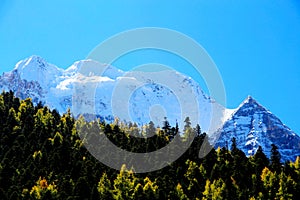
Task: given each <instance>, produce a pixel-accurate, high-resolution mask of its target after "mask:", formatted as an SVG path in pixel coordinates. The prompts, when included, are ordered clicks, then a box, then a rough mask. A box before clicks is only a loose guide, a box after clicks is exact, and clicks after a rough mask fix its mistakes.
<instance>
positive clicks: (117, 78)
mask: <svg viewBox="0 0 300 200" xmlns="http://www.w3.org/2000/svg"><path fill="white" fill-rule="evenodd" d="M91 69H97V70H96V71H99V73H98V74H93V73H90V72H89V70H91ZM132 74H133V75H132ZM136 74H138V76H134V75H136ZM157 77H159V74H155V73H154V74H152V77H150V78H149V77H147V74H145V73H143V72H139V73H137V72H124V71H122V70H120V69H117V68H115V67H113V66H110V65H107V64H101V63H99V62H97V61H93V60H80V61H77V62H75V63H74V64H72V65H71V66H69V67H68V68H67V69H65V70H64V69H61V68H59V67H57V66H55V65H53V64H50V63H48V62H47V61H46V60H45V59H43V58H42V57H40V56H36V55H34V56H31V57H29V58H27V59H24V60H21V61H19V62H18V63H17V64H16V66H15V68H14V69H13V70H12V71H10V72H6V73H4V74H3V75H2V76H0V89H2V90H5V91H7V90H12V91H13V92H15V94H16V96H17V97H20V98H21V99H24V98H27V97H31V98H32V99H33V102H34V103H38V102H39V101H42V102H43V103H45V104H46V105H48V106H49V107H50V108H52V109H57V110H58V111H59V112H60V113H64V112H66V111H67V109H68V108H71V109H73V111H74V112H76V107H75V108H74V105H80V109H79V114H93V113H97V114H98V113H99V114H100V115H101V116H103V118H104V119H106V120H108V121H109V120H113V118H114V117H113V116H115V115H116V116H118V117H119V116H120V117H121V120H125V121H129V120H132V119H133V120H134V121H137V122H138V124H139V125H143V124H146V123H148V122H149V121H150V120H152V121H154V122H155V123H156V124H160V123H161V122H162V121H163V117H164V116H168V120H169V121H170V124H175V123H176V121H184V119H182V117H187V116H183V115H187V113H184V112H182V110H180V109H178V108H180V102H179V100H180V101H183V102H185V105H186V106H187V107H188V110H190V111H192V110H195V106H196V107H198V112H194V113H191V116H192V117H191V116H190V118H192V124H194V125H196V124H197V123H199V124H200V125H201V128H202V130H203V131H205V132H208V134H209V135H210V137H211V140H212V142H213V143H215V146H221V147H223V146H226V145H228V144H226V141H230V139H231V138H232V137H236V138H237V141H238V144H239V146H238V147H240V148H241V149H242V150H243V151H244V152H245V153H246V155H248V156H251V155H253V154H254V153H255V152H256V150H257V149H258V146H262V147H263V148H264V149H265V150H266V151H267V150H268V149H270V148H269V147H270V145H271V143H275V144H277V146H279V151H280V153H281V154H282V155H283V160H287V159H291V160H293V159H294V158H295V155H297V154H298V155H300V137H299V136H298V135H297V134H295V133H294V132H293V131H292V130H291V129H290V128H288V127H287V126H286V125H284V124H283V123H282V122H281V121H280V119H279V118H278V117H276V116H275V115H274V114H272V113H271V112H270V111H269V110H267V109H266V108H265V107H264V106H262V105H261V104H259V103H258V102H257V101H256V100H255V99H254V98H253V97H251V96H248V97H247V98H246V99H245V100H244V101H243V102H242V103H241V104H240V105H239V106H238V107H237V108H236V109H227V108H225V107H223V106H222V105H220V104H218V103H217V102H215V100H213V99H212V98H211V97H209V96H207V95H206V94H205V93H204V92H203V90H202V89H201V87H200V86H199V85H198V83H196V82H195V81H194V80H192V79H191V78H190V77H187V76H185V75H183V74H180V73H178V72H175V73H174V72H173V71H170V72H166V73H165V74H164V77H163V78H164V79H169V80H171V81H167V82H166V80H162V79H158V78H157ZM82 82H85V83H86V84H85V85H84V87H85V88H80V89H79V90H78V88H74V86H76V84H77V85H78V84H79V85H80V84H81V83H82ZM140 82H144V83H147V84H145V85H144V86H143V87H137V86H139V84H140ZM95 83H98V86H97V88H96V89H95V91H92V88H93V86H94V85H95ZM120 83H122V84H123V85H122V84H121V85H122V86H124V87H123V88H121V90H120V91H121V92H119V94H118V95H117V97H118V98H117V100H116V101H115V102H113V101H112V100H113V95H114V93H116V86H118V84H119V85H120ZM159 83H166V84H167V85H168V84H170V85H168V86H169V87H171V88H173V89H174V88H175V89H176V92H177V93H178V94H174V92H173V91H172V89H170V88H168V87H166V86H164V85H162V84H159ZM75 89H77V90H78V91H77V93H76V94H77V98H74V90H75ZM93 92H94V94H95V96H94V99H93V97H90V94H93ZM123 94H130V95H131V96H130V97H128V98H127V97H126V95H123ZM176 95H177V96H176ZM75 96H76V95H75ZM178 97H181V99H179V100H178ZM192 98H195V99H196V102H197V105H196V104H193V103H189V100H190V99H192ZM126 102H127V103H128V104H124V103H126ZM113 103H114V106H112V104H113ZM125 105H127V106H125ZM159 105H161V106H159ZM114 108H115V109H114ZM116 108H117V109H116ZM124 108H127V109H128V110H126V109H125V110H124ZM122 109H123V110H122ZM82 110H85V111H88V112H87V113H80V112H82ZM120 110H121V111H120ZM213 110H214V111H217V115H214V116H212V113H213V112H212V111H213ZM127 112H129V114H128V113H127ZM189 114H190V113H189ZM127 115H130V116H131V118H128V116H127ZM75 116H76V115H75ZM216 119H217V120H216ZM181 127H182V126H181ZM274 133H276V134H274ZM219 137H220V138H219ZM263 139H264V140H263ZM277 140H278V141H279V142H278V141H277ZM291 141H292V142H291ZM267 155H268V156H269V155H270V154H269V153H268V152H267ZM293 155H294V156H293Z"/></svg>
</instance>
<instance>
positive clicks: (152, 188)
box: [0, 92, 300, 200]
mask: <svg viewBox="0 0 300 200" xmlns="http://www.w3.org/2000/svg"><path fill="white" fill-rule="evenodd" d="M78 123H80V124H81V125H82V124H87V125H88V123H90V122H86V121H85V120H84V118H82V117H81V118H79V119H78V120H76V119H75V118H74V117H73V116H72V114H71V112H70V111H68V112H67V113H65V114H63V115H60V114H59V113H58V112H57V111H56V110H50V109H49V108H48V107H46V106H43V105H42V104H41V103H39V104H38V105H33V103H32V101H31V99H25V100H20V99H18V98H15V97H14V94H13V93H12V92H3V93H2V94H1V95H0V199H47V200H48V199H300V158H299V157H298V158H297V159H296V161H295V162H286V163H280V153H279V152H278V150H277V147H276V146H275V145H272V151H271V152H272V155H271V157H270V158H267V157H266V155H265V154H264V152H263V149H262V148H261V147H260V148H259V149H258V151H257V152H256V154H255V155H254V156H250V157H246V155H245V154H244V153H243V152H242V151H241V150H240V149H238V148H237V146H236V141H235V139H234V138H232V146H231V147H230V148H229V149H227V148H224V147H223V148H217V149H212V150H211V151H210V152H209V153H208V155H207V156H206V157H204V158H201V159H200V158H199V157H198V152H199V150H200V147H201V145H202V144H203V142H204V140H205V138H206V137H205V136H206V135H205V133H202V132H201V128H200V126H199V125H197V126H196V127H194V128H193V127H191V125H190V123H189V120H186V121H185V124H186V126H185V130H184V131H183V133H182V134H181V135H180V138H181V140H182V142H186V141H187V140H188V139H189V135H191V134H192V135H193V136H195V138H194V140H193V142H192V143H191V146H190V147H189V149H188V150H187V151H186V152H185V153H184V154H183V155H182V156H181V157H180V158H179V159H178V160H176V161H175V162H173V163H170V164H169V165H168V166H167V167H165V168H163V169H161V170H157V171H154V172H149V173H140V174H138V173H134V169H133V168H130V167H129V166H126V165H123V166H122V167H121V168H120V169H119V170H114V169H111V168H109V167H107V166H106V165H104V164H102V163H101V162H99V161H98V160H97V159H95V158H94V157H93V156H92V155H91V154H90V153H89V152H88V151H87V149H86V148H85V146H84V145H83V144H84V139H82V138H80V137H79V136H78V133H77V130H76V128H75V127H76V125H78ZM96 123H99V126H100V127H101V129H102V130H104V133H105V135H106V136H107V137H108V138H109V139H110V140H111V141H112V142H113V143H114V144H115V145H117V146H119V147H120V148H123V149H126V150H127V151H132V152H151V151H155V150H157V149H160V148H162V147H164V146H165V145H167V144H168V143H169V142H170V141H171V140H172V139H173V138H174V137H175V136H176V135H178V132H179V130H178V127H176V126H175V127H171V126H170V124H169V123H168V122H167V120H166V121H165V122H164V125H163V127H162V128H158V127H156V126H155V125H154V124H153V123H152V122H150V123H149V124H147V125H145V126H144V127H138V126H137V125H136V124H135V123H122V122H119V121H118V120H116V121H115V122H114V123H106V122H105V121H97V122H96ZM147 134H152V135H153V136H152V137H151V138H146V137H133V136H134V135H139V136H143V135H147ZM107 156H108V157H109V155H107Z"/></svg>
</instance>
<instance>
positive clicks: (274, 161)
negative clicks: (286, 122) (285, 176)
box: [270, 144, 282, 173]
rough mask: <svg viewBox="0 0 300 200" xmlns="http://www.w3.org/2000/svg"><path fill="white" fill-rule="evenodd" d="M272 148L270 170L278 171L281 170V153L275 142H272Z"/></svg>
mask: <svg viewBox="0 0 300 200" xmlns="http://www.w3.org/2000/svg"><path fill="white" fill-rule="evenodd" d="M271 146H272V149H271V165H270V168H271V170H273V171H274V172H277V173H280V171H281V168H282V166H281V162H280V159H281V155H280V153H279V151H278V148H277V146H276V145H275V144H272V145H271Z"/></svg>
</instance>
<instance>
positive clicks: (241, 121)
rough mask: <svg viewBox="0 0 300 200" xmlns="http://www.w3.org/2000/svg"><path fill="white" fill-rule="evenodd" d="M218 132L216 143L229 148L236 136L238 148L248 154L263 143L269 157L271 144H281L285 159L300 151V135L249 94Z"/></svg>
mask: <svg viewBox="0 0 300 200" xmlns="http://www.w3.org/2000/svg"><path fill="white" fill-rule="evenodd" d="M217 133H218V135H219V136H220V138H219V139H218V142H217V143H216V144H215V147H218V146H220V147H228V146H229V148H230V146H231V139H232V138H233V137H235V138H236V141H237V146H238V148H240V149H241V150H242V151H244V152H245V153H246V155H248V156H252V155H254V154H255V152H256V151H257V149H258V147H259V146H262V148H263V150H264V152H265V154H266V155H267V156H268V157H270V154H271V152H270V150H271V144H275V145H276V146H277V147H278V148H279V152H280V153H281V156H282V161H285V160H295V159H296V156H299V155H300V137H299V136H298V135H296V134H295V133H294V132H293V131H292V130H290V129H289V128H288V127H287V126H285V125H284V124H283V123H282V122H281V121H280V120H279V119H278V118H277V117H276V116H275V115H273V114H272V113H271V112H270V111H268V110H267V109H266V108H264V107H263V106H262V105H260V104H259V103H258V102H257V101H256V100H254V99H253V98H252V97H250V96H249V97H248V98H247V99H246V100H245V101H244V102H243V103H242V104H241V105H240V106H239V107H238V108H237V109H236V110H235V112H234V113H233V114H232V116H231V118H229V119H228V120H227V121H226V122H225V123H224V125H223V127H222V128H221V129H219V130H218V132H217Z"/></svg>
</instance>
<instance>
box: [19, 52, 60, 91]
mask: <svg viewBox="0 0 300 200" xmlns="http://www.w3.org/2000/svg"><path fill="white" fill-rule="evenodd" d="M14 71H16V72H17V73H18V74H19V76H20V78H21V79H24V80H27V81H37V82H38V83H39V84H40V85H41V86H43V87H47V86H49V84H51V81H52V80H54V79H55V77H56V76H59V75H60V74H61V73H62V71H63V70H62V69H59V68H58V67H56V66H55V65H53V64H50V63H48V62H47V61H46V60H45V59H44V58H42V57H40V56H37V55H33V56H30V57H29V58H26V59H24V60H21V61H20V62H18V63H17V64H16V66H15V68H14Z"/></svg>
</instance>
